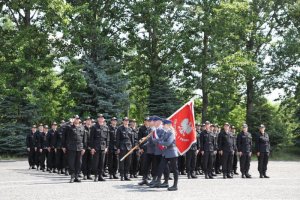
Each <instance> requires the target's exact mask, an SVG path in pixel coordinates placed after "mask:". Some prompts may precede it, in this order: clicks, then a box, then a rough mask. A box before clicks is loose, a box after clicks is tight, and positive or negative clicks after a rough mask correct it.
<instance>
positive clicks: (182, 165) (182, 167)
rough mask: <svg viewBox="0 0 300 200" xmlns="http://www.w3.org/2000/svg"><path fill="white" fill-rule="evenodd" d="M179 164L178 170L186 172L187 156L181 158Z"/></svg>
mask: <svg viewBox="0 0 300 200" xmlns="http://www.w3.org/2000/svg"><path fill="white" fill-rule="evenodd" d="M177 162H178V170H179V171H180V172H184V170H185V162H186V157H185V155H182V156H179V157H178V161H177Z"/></svg>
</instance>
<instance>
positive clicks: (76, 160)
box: [68, 150, 82, 178]
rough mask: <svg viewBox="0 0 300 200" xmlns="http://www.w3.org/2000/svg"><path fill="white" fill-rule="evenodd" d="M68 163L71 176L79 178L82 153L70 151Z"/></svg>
mask: <svg viewBox="0 0 300 200" xmlns="http://www.w3.org/2000/svg"><path fill="white" fill-rule="evenodd" d="M68 163H69V171H70V174H71V175H75V177H76V178H77V177H78V175H79V173H80V170H81V163H82V156H81V151H70V150H69V151H68Z"/></svg>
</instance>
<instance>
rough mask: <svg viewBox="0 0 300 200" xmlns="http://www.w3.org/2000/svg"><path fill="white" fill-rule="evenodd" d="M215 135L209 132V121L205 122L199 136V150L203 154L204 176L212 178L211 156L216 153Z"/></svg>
mask: <svg viewBox="0 0 300 200" xmlns="http://www.w3.org/2000/svg"><path fill="white" fill-rule="evenodd" d="M215 139H216V138H215V137H214V135H213V134H212V132H211V128H210V122H209V121H206V122H205V130H204V131H203V132H202V134H201V136H200V142H201V144H200V150H201V154H202V156H203V170H204V173H205V178H206V179H208V178H210V179H213V176H212V170H213V156H214V154H216V153H217V151H216V150H217V146H216V144H217V143H216V141H215Z"/></svg>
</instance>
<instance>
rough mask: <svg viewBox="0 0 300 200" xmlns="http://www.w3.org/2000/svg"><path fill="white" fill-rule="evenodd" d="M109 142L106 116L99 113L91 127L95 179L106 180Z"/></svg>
mask: <svg viewBox="0 0 300 200" xmlns="http://www.w3.org/2000/svg"><path fill="white" fill-rule="evenodd" d="M108 144H109V130H108V126H106V123H105V119H104V116H103V115H102V114H98V119H97V123H96V124H95V125H94V126H93V127H92V129H91V153H92V155H93V163H94V164H93V166H94V171H95V179H94V181H95V182H97V181H105V179H104V178H103V176H102V175H103V171H104V161H105V154H106V152H107V147H108Z"/></svg>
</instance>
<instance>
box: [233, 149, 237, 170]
mask: <svg viewBox="0 0 300 200" xmlns="http://www.w3.org/2000/svg"><path fill="white" fill-rule="evenodd" d="M237 162H238V156H237V152H236V151H235V152H234V154H233V163H232V169H233V170H234V171H236V170H237Z"/></svg>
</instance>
